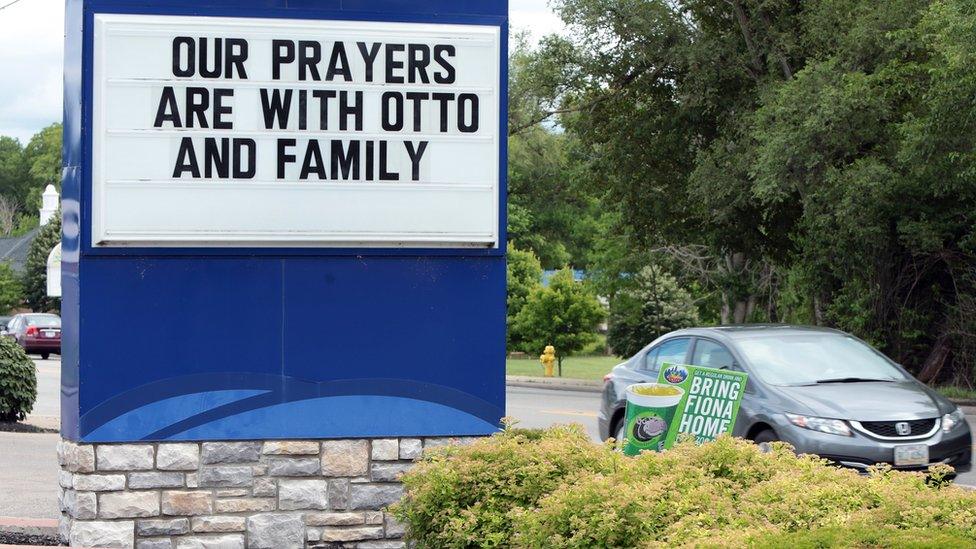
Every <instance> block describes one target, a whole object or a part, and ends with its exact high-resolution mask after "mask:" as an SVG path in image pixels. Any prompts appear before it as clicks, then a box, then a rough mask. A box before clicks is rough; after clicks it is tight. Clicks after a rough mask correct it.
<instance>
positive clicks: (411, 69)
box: [407, 44, 430, 84]
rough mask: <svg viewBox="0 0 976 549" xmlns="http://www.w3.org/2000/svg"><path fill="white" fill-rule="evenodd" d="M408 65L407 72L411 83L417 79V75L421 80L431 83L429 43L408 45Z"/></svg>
mask: <svg viewBox="0 0 976 549" xmlns="http://www.w3.org/2000/svg"><path fill="white" fill-rule="evenodd" d="M418 54H419V55H418ZM407 65H408V66H407V74H408V75H409V80H410V83H411V84H413V83H415V82H416V81H417V78H416V77H417V76H419V77H420V81H421V82H423V83H424V84H429V83H430V78H429V77H428V76H427V65H430V46H428V45H427V44H410V45H409V46H407Z"/></svg>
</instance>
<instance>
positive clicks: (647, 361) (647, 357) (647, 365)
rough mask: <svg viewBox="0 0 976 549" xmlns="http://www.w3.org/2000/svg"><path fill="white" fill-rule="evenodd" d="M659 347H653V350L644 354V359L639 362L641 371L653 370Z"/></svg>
mask: <svg viewBox="0 0 976 549" xmlns="http://www.w3.org/2000/svg"><path fill="white" fill-rule="evenodd" d="M660 348H661V346H660V345H659V346H657V347H654V348H653V349H651V350H649V351H647V352H646V353H645V354H644V358H643V359H642V360H641V362H640V368H641V370H653V369H654V359H656V358H657V351H658V349H660Z"/></svg>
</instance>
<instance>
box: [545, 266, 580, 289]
mask: <svg viewBox="0 0 976 549" xmlns="http://www.w3.org/2000/svg"><path fill="white" fill-rule="evenodd" d="M558 272H559V271H558V270H556V269H549V270H546V271H542V286H543V287H545V288H548V287H549V279H551V278H552V275H554V274H556V273H558ZM585 278H586V271H584V270H581V269H573V280H575V281H576V282H582V281H583V279H585Z"/></svg>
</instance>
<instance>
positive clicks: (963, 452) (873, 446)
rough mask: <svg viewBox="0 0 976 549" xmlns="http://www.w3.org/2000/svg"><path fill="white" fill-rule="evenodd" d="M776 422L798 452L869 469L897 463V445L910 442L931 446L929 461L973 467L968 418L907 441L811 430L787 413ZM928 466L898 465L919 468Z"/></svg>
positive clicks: (963, 468)
mask: <svg viewBox="0 0 976 549" xmlns="http://www.w3.org/2000/svg"><path fill="white" fill-rule="evenodd" d="M776 423H777V426H776V433H777V434H778V435H779V437H780V439H782V440H784V441H786V442H789V443H790V444H792V445H793V447H794V448H795V449H796V451H797V453H800V454H815V455H818V456H820V457H823V458H825V459H829V460H830V461H833V462H835V463H837V464H839V465H843V466H845V467H851V468H854V469H859V470H865V469H867V468H868V467H870V466H872V465H875V464H879V463H886V464H889V465H891V466H892V467H895V465H894V458H895V447H896V446H904V445H906V444H925V445H926V446H928V448H929V465H935V464H939V463H945V464H947V465H951V466H952V467H953V468H955V469H956V471H957V472H966V471H969V470H970V467H971V461H972V451H973V442H972V434H971V433H970V431H969V426H968V425H967V424H966V423H965V422H964V423H962V424H961V425H958V426H956V427H955V428H954V429H952V430H951V431H949V432H948V433H946V432H943V431H942V429H941V428H940V429H939V430H937V431H936V432H935V434H934V435H932V436H930V437H929V438H926V439H914V440H904V441H889V440H879V439H876V438H873V437H869V436H868V435H865V434H863V433H861V432H859V431H857V430H855V429H851V432H852V435H851V436H841V435H831V434H827V433H821V432H819V431H811V430H809V429H804V428H802V427H797V426H796V425H793V424H792V423H790V422H789V421H788V420H787V419H786V417H785V416H781V417H779V418H777V420H776ZM926 467H927V466H915V467H895V468H897V469H905V470H918V469H924V468H926Z"/></svg>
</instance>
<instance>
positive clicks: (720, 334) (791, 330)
mask: <svg viewBox="0 0 976 549" xmlns="http://www.w3.org/2000/svg"><path fill="white" fill-rule="evenodd" d="M814 333H822V334H823V333H826V334H838V335H845V334H844V332H842V331H840V330H834V329H832V328H823V327H821V326H802V325H797V324H736V325H732V326H713V327H708V328H685V329H683V330H677V331H674V332H671V333H670V334H668V336H669V337H670V336H677V335H685V336H700V337H711V338H714V339H719V340H726V341H729V340H736V339H743V338H751V337H762V336H769V337H783V336H792V335H803V334H814Z"/></svg>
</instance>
